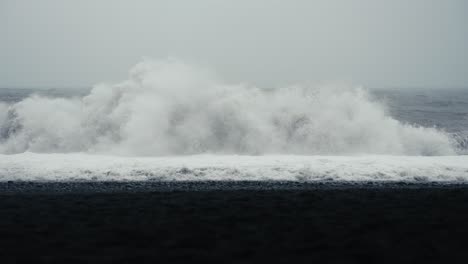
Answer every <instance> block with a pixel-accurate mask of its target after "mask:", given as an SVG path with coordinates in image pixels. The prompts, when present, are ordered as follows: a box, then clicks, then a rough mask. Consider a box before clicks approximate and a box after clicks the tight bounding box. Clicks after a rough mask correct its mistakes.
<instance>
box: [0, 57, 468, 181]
mask: <svg viewBox="0 0 468 264" xmlns="http://www.w3.org/2000/svg"><path fill="white" fill-rule="evenodd" d="M453 146H454V144H453V142H452V140H451V138H450V137H449V136H448V135H447V134H446V133H445V132H444V131H441V130H437V129H435V128H427V127H420V126H416V125H411V124H406V123H402V122H399V121H397V120H395V119H394V118H392V117H391V116H389V115H388V114H387V112H386V109H385V107H384V105H383V104H381V103H380V102H378V101H376V100H373V99H372V98H371V97H370V96H369V94H368V93H367V92H366V90H365V89H362V88H349V87H337V86H328V87H309V86H295V87H285V88H280V89H261V88H257V87H253V86H249V85H244V84H239V85H232V84H226V83H223V82H221V81H219V80H218V79H217V78H216V77H214V75H213V74H211V73H210V72H209V71H207V70H204V69H201V68H198V67H193V66H190V65H187V64H185V63H183V62H180V61H178V60H164V61H144V62H141V63H139V64H138V65H136V66H135V67H134V68H133V69H132V70H131V72H130V78H129V80H126V81H123V82H121V83H118V84H101V85H97V86H96V87H94V88H93V89H92V90H91V92H90V94H89V95H87V96H84V97H76V98H49V97H43V96H32V97H29V98H26V99H24V100H22V101H20V102H16V103H11V104H5V103H4V104H1V103H0V181H15V180H20V181H146V180H156V181H181V180H184V181H207V180H213V181H222V180H232V181H241V180H244V181H253V180H269V181H277V180H279V181H305V182H314V181H340V182H363V181H377V182H382V181H383V182H395V181H398V182H401V181H403V182H433V181H434V182H465V181H466V180H468V156H456V150H455V148H454V147H453ZM53 153H55V154H53Z"/></svg>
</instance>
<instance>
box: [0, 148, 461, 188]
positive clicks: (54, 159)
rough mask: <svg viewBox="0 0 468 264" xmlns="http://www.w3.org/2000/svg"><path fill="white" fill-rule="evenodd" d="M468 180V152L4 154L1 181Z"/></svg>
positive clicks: (2, 156) (1, 165) (0, 167)
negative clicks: (429, 154)
mask: <svg viewBox="0 0 468 264" xmlns="http://www.w3.org/2000/svg"><path fill="white" fill-rule="evenodd" d="M148 180H155V181H208V180H210V181H228V180H230V181H299V182H318V181H334V182H367V181H372V182H418V183H421V182H451V183H455V182H459V183H464V182H467V181H468V156H443V157H420V156H419V157H417V156H381V155H372V156H294V155H281V156H276V155H275V156H270V155H265V156H245V155H195V156H172V157H115V156H102V155H91V154H36V153H22V154H14V155H1V154H0V181H148Z"/></svg>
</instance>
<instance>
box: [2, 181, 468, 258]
mask: <svg viewBox="0 0 468 264" xmlns="http://www.w3.org/2000/svg"><path fill="white" fill-rule="evenodd" d="M0 209H1V210H0V255H1V256H2V257H1V263H17V262H32V263H40V262H46V263H76V262H95V263H115V262H121V263H141V262H143V263H145V262H148V263H150V262H151V263H157V262H171V263H172V262H179V263H187V262H189V261H196V260H215V261H219V262H223V263H226V262H227V263H245V262H259V261H271V262H279V263H284V262H289V263H296V262H301V263H310V262H311V261H313V260H317V261H320V262H335V263H344V262H346V263H365V262H377V263H401V262H404V263H421V262H426V263H427V262H439V263H448V262H453V261H455V260H458V261H459V262H461V263H465V261H466V259H467V255H468V253H467V251H466V246H467V245H468V186H466V185H445V186H441V185H437V184H424V185H412V184H410V185H408V184H384V185H375V184H364V185H346V184H341V185H340V184H322V185H320V184H302V183H272V182H267V183H265V182H262V183H259V182H257V183H255V182H251V183H245V182H240V183H233V182H231V183H226V182H224V183H209V182H205V183H158V182H154V183H19V182H9V183H1V184H0Z"/></svg>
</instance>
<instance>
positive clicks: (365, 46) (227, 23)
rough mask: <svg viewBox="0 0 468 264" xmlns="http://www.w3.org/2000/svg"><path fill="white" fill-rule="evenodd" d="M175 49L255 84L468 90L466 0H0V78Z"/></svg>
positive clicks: (62, 77)
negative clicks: (460, 88) (351, 85)
mask: <svg viewBox="0 0 468 264" xmlns="http://www.w3.org/2000/svg"><path fill="white" fill-rule="evenodd" d="M168 56H171V57H177V58H180V59H182V60H187V61H189V62H194V63H197V64H201V65H205V66H208V67H211V68H213V69H215V70H216V71H217V72H218V73H219V74H220V75H221V76H223V77H225V79H227V80H229V81H243V82H251V83H256V84H259V85H275V86H276V85H283V84H288V83H298V82H305V81H307V82H328V81H339V82H347V83H351V84H362V85H365V86H370V87H373V86H379V87H382V86H405V87H406V86H433V87H434V86H464V87H468V1H465V0H316V1H314V0H304V1H300V0H296V1H294V0H288V1H286V0H230V1H223V0H196V1H195V0H187V1H182V0H167V1H164V0H159V1H156V0H153V1H149V0H148V1H138V0H128V1H117V0H100V1H99V0H75V1H71V0H69V1H67V0H41V1H38V0H30V1H26V0H0V86H3V87H5V86H15V87H36V86H41V87H43V86H53V87H61V86H89V85H92V84H94V83H96V82H102V81H118V80H122V79H125V78H126V77H127V72H128V70H129V68H130V67H131V66H132V65H134V64H135V63H137V62H138V61H140V59H141V58H143V57H150V58H155V59H158V58H167V57H168Z"/></svg>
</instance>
